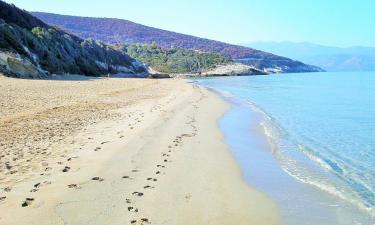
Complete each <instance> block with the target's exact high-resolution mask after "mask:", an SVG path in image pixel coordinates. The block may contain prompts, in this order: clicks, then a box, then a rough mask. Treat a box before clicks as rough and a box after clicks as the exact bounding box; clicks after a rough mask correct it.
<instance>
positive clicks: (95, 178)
mask: <svg viewBox="0 0 375 225" xmlns="http://www.w3.org/2000/svg"><path fill="white" fill-rule="evenodd" d="M91 180H96V181H100V182H102V181H104V179H103V178H101V177H93V178H91Z"/></svg>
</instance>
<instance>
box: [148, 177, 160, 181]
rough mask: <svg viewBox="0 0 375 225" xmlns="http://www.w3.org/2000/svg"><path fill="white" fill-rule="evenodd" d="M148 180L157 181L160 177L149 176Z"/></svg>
mask: <svg viewBox="0 0 375 225" xmlns="http://www.w3.org/2000/svg"><path fill="white" fill-rule="evenodd" d="M147 180H152V181H154V182H156V181H157V180H158V179H156V178H151V177H149V178H147Z"/></svg>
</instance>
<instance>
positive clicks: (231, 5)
mask: <svg viewBox="0 0 375 225" xmlns="http://www.w3.org/2000/svg"><path fill="white" fill-rule="evenodd" d="M6 2H11V3H14V4H15V5H17V6H19V7H21V8H23V9H26V10H29V11H41V12H53V13H58V14H68V15H79V16H95V17H112V18H121V19H128V20H131V21H134V22H137V23H141V24H144V25H149V26H153V27H157V28H162V29H166V30H171V31H176V32H181V33H185V34H191V35H195V36H199V37H205V38H210V39H215V40H219V41H225V42H229V43H249V42H253V41H296V42H304V41H307V42H313V43H317V44H325V45H332V46H341V47H346V46H353V45H356V46H358V45H363V46H375V29H374V24H375V1H373V0H216V1H215V0H186V1H177V0H105V1H103V0H6Z"/></svg>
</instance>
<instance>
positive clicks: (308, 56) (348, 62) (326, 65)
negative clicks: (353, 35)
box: [245, 42, 375, 71]
mask: <svg viewBox="0 0 375 225" xmlns="http://www.w3.org/2000/svg"><path fill="white" fill-rule="evenodd" d="M245 45H246V46H249V47H253V48H257V49H261V50H263V51H268V52H272V53H274V54H279V55H285V56H287V57H290V58H292V59H296V60H301V61H303V62H306V63H309V64H313V65H317V66H319V67H321V68H323V69H325V70H327V71H366V70H375V47H349V48H338V47H330V46H323V45H317V44H312V43H307V42H303V43H294V42H255V43H251V44H245Z"/></svg>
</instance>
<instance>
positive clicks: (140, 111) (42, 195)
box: [0, 78, 280, 225]
mask: <svg viewBox="0 0 375 225" xmlns="http://www.w3.org/2000/svg"><path fill="white" fill-rule="evenodd" d="M0 79H5V80H7V81H6V82H8V81H9V82H10V84H7V85H10V86H11V87H12V88H16V89H17V88H18V85H21V87H22V88H21V89H23V90H24V91H26V90H27V91H30V89H31V90H34V88H37V89H41V93H36V94H35V96H33V97H34V98H35V99H34V101H36V102H40V104H36V106H35V107H34V106H33V107H34V108H33V107H31V109H30V108H29V109H28V110H27V111H26V112H23V111H22V110H24V109H21V108H22V107H21V108H18V110H17V107H9V108H7V110H8V111H7V112H8V114H7V112H5V113H4V112H2V114H1V117H2V118H1V119H2V120H1V123H2V125H4V124H3V123H5V122H6V123H12V122H22V123H25V121H26V122H38V121H39V123H41V122H42V123H46V127H52V128H54V129H56V130H57V131H60V129H62V128H64V129H65V128H66V126H67V127H70V128H71V129H70V130H69V132H67V133H64V132H63V131H61V133H57V134H55V135H54V136H53V137H56V136H57V137H58V138H57V139H56V141H55V142H56V143H55V145H51V146H49V147H47V148H46V150H44V151H45V152H46V153H44V154H42V153H43V152H41V155H47V156H45V157H41V158H39V157H35V155H32V154H30V153H28V154H27V153H26V152H24V154H23V155H21V154H20V155H19V160H20V161H21V162H20V163H18V164H19V165H17V163H12V164H11V165H10V166H12V168H13V171H15V172H14V173H12V174H11V173H9V171H6V168H1V170H2V171H1V173H0V175H1V180H0V182H1V183H0V184H1V186H0V187H1V188H2V189H1V190H0V197H1V196H5V197H6V198H5V199H2V200H1V201H0V210H1V211H2V214H1V215H0V224H25V223H31V224H35V223H37V224H104V223H111V224H149V223H150V224H163V225H168V224H170V225H175V224H189V225H191V224H202V225H203V224H223V225H227V224H265V225H266V224H267V225H268V224H280V218H279V215H278V208H277V206H276V205H275V203H273V202H272V201H271V200H270V199H269V198H268V197H266V196H265V195H264V194H262V193H260V192H258V191H256V190H255V189H253V188H252V187H249V186H248V185H247V184H246V182H245V180H244V179H243V174H242V172H241V170H240V168H239V166H238V165H237V162H236V161H235V159H234V157H233V156H232V154H231V152H230V151H229V148H228V146H227V145H226V144H225V143H224V142H223V135H222V134H221V131H220V129H219V127H218V124H217V121H218V119H219V118H220V117H221V116H222V115H223V114H224V112H225V111H226V110H227V109H228V105H227V103H225V102H224V100H223V99H221V98H220V97H219V96H218V95H216V94H215V93H213V92H210V91H208V90H206V89H205V88H203V87H198V86H196V85H194V84H190V83H189V82H188V81H187V80H180V79H168V80H141V79H123V78H110V79H109V80H105V79H95V80H80V81H43V80H38V81H34V80H25V81H20V80H13V81H12V80H8V79H12V78H0ZM5 80H3V81H5ZM6 82H2V84H4V83H6ZM13 82H17V83H13ZM19 82H20V83H21V84H19ZM56 82H57V83H56ZM0 85H1V84H0ZM22 85H24V87H23V86H22ZM51 85H52V89H54V90H52V89H51V87H49V86H51ZM54 85H56V87H54ZM67 85H68V86H69V88H68V86H67ZM71 86H73V87H71ZM46 87H49V88H50V89H48V90H51V92H49V95H55V94H56V95H57V96H54V97H51V96H46V99H49V100H51V99H52V100H54V99H55V97H56V99H58V100H59V101H56V102H55V103H56V104H57V103H58V104H57V105H54V104H52V105H51V104H49V102H52V103H54V101H49V102H48V104H42V103H46V101H45V100H46V99H38V98H40V97H41V96H42V95H43V93H42V91H44V88H46ZM124 87H125V88H124ZM66 88H68V90H64V89H66ZM63 90H64V91H63ZM77 90H80V91H77ZM55 91H57V92H56V93H55ZM66 91H67V92H68V98H66V99H65V98H64V96H66V95H67V93H66ZM72 91H75V92H74V93H75V95H78V97H79V98H83V97H84V99H85V100H84V101H83V103H84V104H83V103H82V104H83V106H87V107H92V106H93V105H92V103H93V102H94V103H95V104H99V105H100V104H103V105H102V107H99V106H98V105H95V106H96V107H95V109H96V110H99V112H100V113H97V112H95V111H93V112H92V111H90V110H89V109H86V108H85V107H83V106H82V105H80V104H78V106H77V101H78V100H77V99H75V98H74V95H73V96H70V95H69V93H70V92H72ZM81 91H82V92H81ZM32 93H34V92H33V91H32ZM93 93H95V94H94V95H93ZM8 94H9V93H8ZM103 96H104V97H103ZM10 97H11V96H10ZM13 97H14V96H13ZM76 97H77V96H76ZM103 98H104V99H103ZM3 99H4V98H3ZM13 100H14V102H13V106H14V103H17V101H19V99H17V98H15V99H13ZM19 104H20V106H23V107H25V105H24V104H26V103H25V102H22V101H21V102H19ZM85 104H87V105H85ZM15 105H16V106H17V104H15ZM73 105H74V106H76V107H77V108H72V106H73ZM26 106H27V105H26ZM109 106H111V107H110V110H107V109H108V107H109ZM46 107H51V108H48V109H46ZM55 107H58V108H56V109H55ZM82 107H83V108H82ZM68 109H69V110H68ZM83 109H85V110H83ZM51 110H52V111H51ZM56 110H57V111H56ZM64 110H68V111H67V112H65V111H64ZM86 110H87V111H89V112H90V113H88V112H86ZM14 111H16V112H18V113H17V114H15V115H13V116H9V115H10V114H12V113H13V112H14ZM51 112H52V113H53V116H51V117H52V118H49V117H47V118H46V115H45V114H44V113H49V114H51ZM74 113H81V114H79V116H78V115H77V118H76V119H77V120H78V121H80V122H81V123H82V124H78V125H77V127H74V126H73V127H71V126H72V124H75V123H74V122H75V121H64V120H62V118H65V117H67V116H68V117H69V115H73V114H74ZM86 113H87V115H86ZM99 114H103V115H102V117H100V118H96V117H97V116H98V115H99ZM36 115H38V117H35V116H36ZM87 118H90V120H89V119H88V122H87V123H86V122H85V121H86V119H87ZM26 119H27V120H26ZM33 119H35V120H37V121H33ZM49 119H55V120H57V121H58V122H61V121H59V120H62V121H63V122H64V123H66V124H65V125H61V123H57V124H55V123H56V121H55V122H54V121H49ZM37 124H38V123H37ZM58 124H60V125H58ZM37 128H38V130H32V129H31V130H26V131H25V130H22V132H26V133H28V135H31V136H33V135H32V133H31V132H34V131H36V132H37V133H39V134H45V133H44V129H45V127H43V126H42V125H40V126H38V127H37ZM16 131H17V130H15V133H10V134H9V136H8V138H10V139H11V137H10V136H11V135H13V136H15V135H16V134H20V133H19V132H21V131H20V130H18V131H17V132H18V133H17V132H16ZM22 132H21V133H22ZM48 137H49V136H41V137H40V138H41V139H36V142H35V143H34V144H36V143H39V142H45V141H46V140H45V139H44V138H48ZM59 139H61V140H59ZM51 140H55V139H51ZM7 144H8V143H5V145H6V146H8V145H7ZM18 144H19V145H26V146H27V144H29V145H30V143H26V144H23V143H21V142H20V143H18ZM5 145H1V146H0V148H4V146H5ZM35 146H37V145H35ZM16 147H17V146H13V147H12V148H16ZM18 147H20V146H18ZM6 150H7V151H8V152H10V153H12V151H13V150H14V149H11V148H9V147H7V148H6ZM55 153H56V154H55ZM57 153H58V154H57ZM31 156H33V158H31ZM37 156H40V155H39V154H37ZM6 159H8V160H9V158H6ZM27 160H29V161H27ZM1 161H2V162H3V161H5V158H4V157H2V158H1ZM29 164H30V167H29V168H26V169H25V168H23V167H22V166H25V165H29ZM40 164H42V165H40ZM47 168H48V169H47ZM41 169H43V171H42V172H41ZM46 169H47V170H46ZM10 170H12V169H10ZM4 171H5V172H6V173H4ZM64 171H65V172H64ZM42 174H43V175H42ZM9 177H12V179H10V178H9ZM8 186H9V187H10V191H5V190H4V188H6V187H8ZM23 204H25V205H26V206H25V207H22V205H23ZM77 212H79V214H77Z"/></svg>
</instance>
